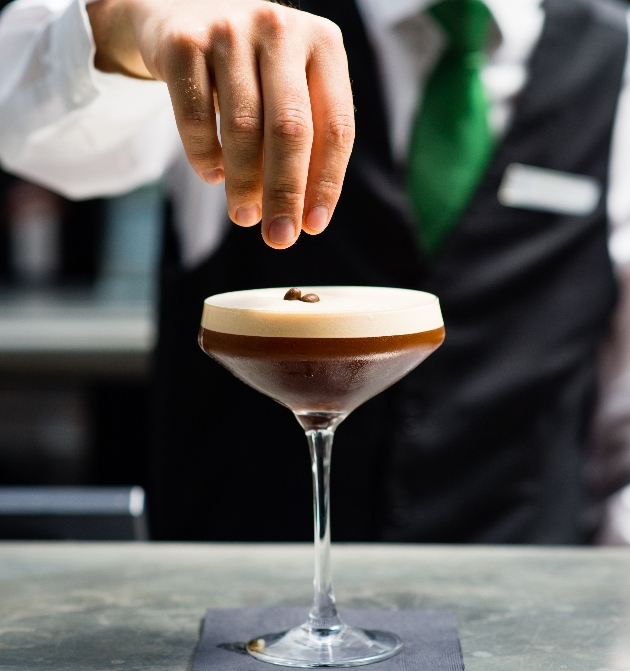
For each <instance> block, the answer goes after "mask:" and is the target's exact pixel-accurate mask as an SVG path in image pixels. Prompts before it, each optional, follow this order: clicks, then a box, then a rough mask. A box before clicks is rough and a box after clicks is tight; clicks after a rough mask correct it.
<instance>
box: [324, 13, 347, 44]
mask: <svg viewBox="0 0 630 671" xmlns="http://www.w3.org/2000/svg"><path fill="white" fill-rule="evenodd" d="M320 33H321V34H320V35H318V41H319V42H320V44H321V43H322V42H323V43H324V44H325V45H326V46H332V47H335V48H338V47H342V46H343V34H342V32H341V28H340V27H339V26H338V25H337V24H336V23H333V22H332V21H329V20H328V19H323V18H322V19H321V22H320Z"/></svg>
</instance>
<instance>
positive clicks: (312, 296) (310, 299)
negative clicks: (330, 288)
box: [300, 294, 319, 303]
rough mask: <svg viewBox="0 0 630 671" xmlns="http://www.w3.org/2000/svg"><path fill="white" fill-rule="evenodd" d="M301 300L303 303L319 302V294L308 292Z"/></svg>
mask: <svg viewBox="0 0 630 671" xmlns="http://www.w3.org/2000/svg"><path fill="white" fill-rule="evenodd" d="M300 300H301V301H302V303H319V296H318V295H317V294H306V295H305V296H302V298H300Z"/></svg>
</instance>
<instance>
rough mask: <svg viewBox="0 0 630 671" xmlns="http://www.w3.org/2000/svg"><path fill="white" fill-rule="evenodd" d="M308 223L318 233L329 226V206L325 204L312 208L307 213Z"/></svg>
mask: <svg viewBox="0 0 630 671" xmlns="http://www.w3.org/2000/svg"><path fill="white" fill-rule="evenodd" d="M306 225H307V226H308V227H309V228H310V229H311V230H312V231H317V233H319V232H321V231H323V230H324V229H325V228H326V226H328V208H327V207H325V206H324V205H318V206H317V207H313V208H311V210H310V212H309V213H308V214H307V215H306Z"/></svg>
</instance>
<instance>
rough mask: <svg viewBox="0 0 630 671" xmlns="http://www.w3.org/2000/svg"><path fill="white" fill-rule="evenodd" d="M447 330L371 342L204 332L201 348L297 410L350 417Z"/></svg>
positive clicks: (433, 346) (428, 350)
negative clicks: (348, 415) (349, 414)
mask: <svg viewBox="0 0 630 671" xmlns="http://www.w3.org/2000/svg"><path fill="white" fill-rule="evenodd" d="M443 340H444V327H440V328H436V329H432V330H430V331H423V332H421V333H411V334H407V335H394V336H381V337H370V338H283V337H276V338H274V337H271V338H270V337H261V336H247V335H233V334H227V333H218V332H217V331H211V330H209V329H204V328H203V327H202V328H201V331H200V333H199V344H200V345H201V348H202V349H203V350H204V352H206V354H209V355H210V356H211V357H212V358H213V359H216V360H217V361H218V362H219V363H221V364H222V365H223V366H225V367H226V368H227V369H228V370H230V371H231V372H232V373H233V374H234V375H236V377H238V378H239V379H240V380H242V381H243V382H245V383H247V384H249V385H250V386H251V387H253V388H254V389H257V390H258V391H261V392H262V393H263V394H267V395H268V396H271V398H274V399H275V400H276V401H279V402H280V403H282V404H283V405H286V406H287V407H288V408H290V409H291V410H293V412H295V413H296V414H298V415H299V414H301V413H304V412H325V413H335V414H337V413H339V414H343V415H347V414H348V413H350V412H351V411H352V410H354V409H355V408H356V407H357V406H359V405H361V403H363V402H364V401H366V400H367V399H369V398H371V397H372V396H375V395H376V394H378V393H379V392H380V391H382V390H383V389H385V388H386V387H389V386H390V385H391V384H393V383H394V382H396V381H397V380H399V379H400V378H401V377H403V376H404V375H406V374H407V373H408V372H409V371H410V370H412V369H413V368H415V367H416V366H417V365H418V364H419V363H420V362H421V361H422V360H423V359H425V358H426V357H427V356H429V354H431V352H433V351H434V350H435V349H436V348H437V347H439V345H440V344H441V343H442V341H443Z"/></svg>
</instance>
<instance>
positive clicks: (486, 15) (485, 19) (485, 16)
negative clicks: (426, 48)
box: [429, 0, 491, 53]
mask: <svg viewBox="0 0 630 671" xmlns="http://www.w3.org/2000/svg"><path fill="white" fill-rule="evenodd" d="M429 12H430V13H431V15H432V16H433V18H434V19H435V20H436V21H437V22H438V23H439V24H440V25H441V26H442V28H443V29H444V31H445V32H446V34H447V36H448V39H449V47H448V51H457V52H460V53H461V52H464V53H470V52H475V51H482V50H483V48H484V46H485V43H486V37H487V34H488V27H489V25H490V19H491V14H490V10H489V9H488V8H487V7H486V5H485V4H484V3H483V2H481V0H442V1H441V2H438V3H437V4H436V5H433V7H431V9H430V10H429Z"/></svg>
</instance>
